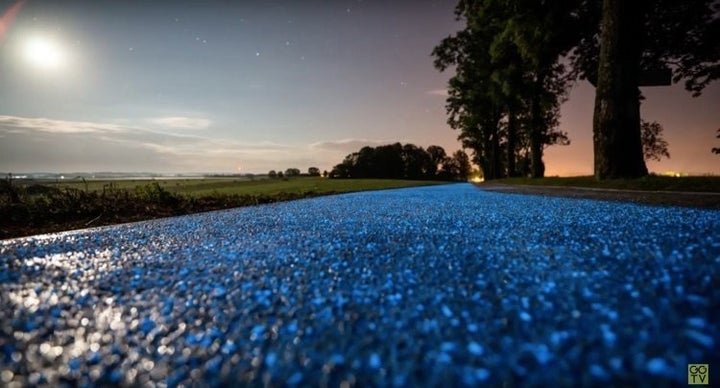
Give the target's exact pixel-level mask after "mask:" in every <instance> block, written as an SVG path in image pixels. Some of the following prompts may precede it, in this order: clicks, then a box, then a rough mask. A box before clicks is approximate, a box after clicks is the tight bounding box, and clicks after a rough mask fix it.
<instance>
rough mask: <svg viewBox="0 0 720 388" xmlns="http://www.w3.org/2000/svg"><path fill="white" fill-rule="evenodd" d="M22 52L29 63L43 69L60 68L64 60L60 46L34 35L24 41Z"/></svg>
mask: <svg viewBox="0 0 720 388" xmlns="http://www.w3.org/2000/svg"><path fill="white" fill-rule="evenodd" d="M23 54H24V57H25V60H26V61H27V62H28V63H29V64H30V65H32V66H33V67H35V68H38V69H43V70H54V69H57V68H60V67H62V65H63V64H64V62H65V55H64V53H63V50H62V48H61V46H60V45H58V44H57V42H55V41H53V40H51V39H48V38H44V37H34V38H31V39H29V40H28V41H27V42H25V45H24V48H23Z"/></svg>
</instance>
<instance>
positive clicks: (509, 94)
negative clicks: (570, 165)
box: [432, 0, 576, 179]
mask: <svg viewBox="0 0 720 388" xmlns="http://www.w3.org/2000/svg"><path fill="white" fill-rule="evenodd" d="M559 3H560V2H549V3H547V2H546V3H538V2H532V1H522V0H516V1H505V0H482V1H480V0H461V1H460V2H459V3H458V6H457V8H456V16H457V18H458V20H465V22H466V27H465V29H464V30H462V31H460V32H458V33H457V34H455V35H454V36H450V37H448V38H445V39H444V40H443V41H442V42H441V43H440V44H439V45H438V46H437V47H435V49H434V50H433V53H432V54H433V56H434V57H435V62H434V65H435V67H436V68H437V69H438V70H440V71H444V70H445V69H447V68H450V67H453V68H454V69H455V71H456V75H455V76H454V77H452V78H451V79H450V82H449V97H448V99H447V105H446V108H447V111H448V114H449V118H448V124H449V125H450V127H451V128H453V129H459V130H460V131H461V133H460V136H459V139H460V140H461V141H462V142H463V146H464V147H466V148H469V149H471V150H472V151H473V160H474V161H475V163H477V164H478V165H480V167H481V168H482V169H483V173H484V175H485V179H495V178H500V177H503V176H506V175H514V174H515V173H516V160H517V157H518V155H517V149H518V144H519V142H520V141H521V140H520V137H524V138H526V140H527V143H528V144H529V147H530V152H531V155H530V156H531V162H532V163H531V167H532V168H531V170H532V175H533V176H536V177H540V176H543V174H544V164H543V163H542V155H543V149H544V147H545V146H546V145H547V144H546V143H545V142H544V141H546V140H547V139H551V138H552V136H550V134H551V133H553V132H555V131H556V130H555V127H556V126H557V122H558V120H557V116H558V115H559V106H560V104H561V103H562V101H563V99H564V96H565V90H566V89H567V84H568V79H567V77H566V76H565V73H566V71H565V67H564V66H562V65H561V64H560V63H559V59H560V57H561V56H562V55H563V54H565V53H567V52H568V51H569V50H570V48H571V47H572V45H570V44H569V43H568V42H567V40H568V39H567V36H572V35H573V33H572V31H573V30H574V29H575V28H576V27H575V25H576V21H575V19H576V16H574V13H573V8H572V7H570V6H569V5H570V3H572V1H566V2H563V3H562V4H559ZM503 162H504V165H503Z"/></svg>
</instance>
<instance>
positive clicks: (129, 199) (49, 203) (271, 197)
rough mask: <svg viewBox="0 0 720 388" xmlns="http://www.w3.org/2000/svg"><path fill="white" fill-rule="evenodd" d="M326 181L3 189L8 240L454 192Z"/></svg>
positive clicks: (398, 183)
mask: <svg viewBox="0 0 720 388" xmlns="http://www.w3.org/2000/svg"><path fill="white" fill-rule="evenodd" d="M446 183H448V182H440V181H408V180H394V179H327V178H319V177H292V178H280V179H268V178H260V177H255V178H252V179H250V178H244V177H228V178H195V179H172V178H171V179H127V180H117V179H113V180H82V179H58V180H21V179H17V180H16V179H13V180H10V179H6V180H2V181H0V239H5V238H12V237H20V236H28V235H33V234H40V233H50V232H58V231H64V230H71V229H78V228H87V227H91V226H101V225H110V224H117V223H123V222H132V221H142V220H148V219H152V218H159V217H170V216H178V215H183V214H192V213H198V212H204V211H211V210H221V209H228V208H234V207H241V206H249V205H259V204H266V203H273V202H282V201H289V200H295V199H301V198H309V197H315V196H320V195H329V194H338V193H347V192H355V191H365V190H380V189H395V188H403V187H412V186H424V185H437V184H446Z"/></svg>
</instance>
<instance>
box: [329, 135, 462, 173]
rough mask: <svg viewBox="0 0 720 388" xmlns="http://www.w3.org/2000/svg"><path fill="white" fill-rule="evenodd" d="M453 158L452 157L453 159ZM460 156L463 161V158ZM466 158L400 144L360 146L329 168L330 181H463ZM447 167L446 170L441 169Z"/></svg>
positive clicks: (438, 148)
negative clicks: (386, 179) (350, 179)
mask: <svg viewBox="0 0 720 388" xmlns="http://www.w3.org/2000/svg"><path fill="white" fill-rule="evenodd" d="M455 156H456V157H455ZM463 157H464V159H463ZM469 164H470V162H469V158H468V157H467V154H465V153H464V152H462V151H461V154H459V153H456V154H455V155H454V157H453V158H449V157H447V154H446V153H445V150H444V149H443V148H442V147H439V146H430V147H428V149H427V150H424V149H423V148H422V147H418V146H416V145H414V144H405V145H402V144H400V143H394V144H388V145H382V146H378V147H369V146H367V147H363V148H361V149H360V150H359V151H358V152H353V153H351V154H349V155H347V156H346V157H345V159H344V160H343V161H342V162H341V163H340V164H337V165H336V166H335V167H333V169H332V171H331V172H330V174H329V176H330V177H331V178H389V179H442V180H464V179H467V176H468V174H469V172H470V167H469ZM445 166H447V168H445Z"/></svg>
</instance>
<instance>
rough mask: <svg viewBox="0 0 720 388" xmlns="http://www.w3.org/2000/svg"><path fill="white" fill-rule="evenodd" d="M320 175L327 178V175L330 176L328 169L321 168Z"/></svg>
mask: <svg viewBox="0 0 720 388" xmlns="http://www.w3.org/2000/svg"><path fill="white" fill-rule="evenodd" d="M322 176H323V178H327V177H328V176H330V173H329V172H328V170H323V173H322Z"/></svg>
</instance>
